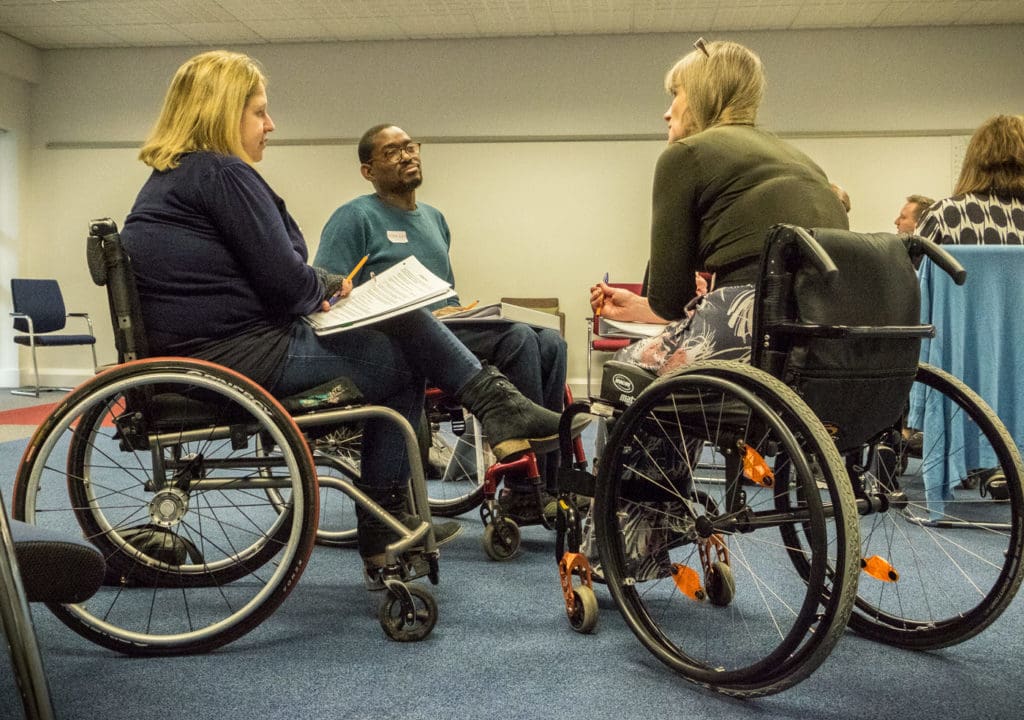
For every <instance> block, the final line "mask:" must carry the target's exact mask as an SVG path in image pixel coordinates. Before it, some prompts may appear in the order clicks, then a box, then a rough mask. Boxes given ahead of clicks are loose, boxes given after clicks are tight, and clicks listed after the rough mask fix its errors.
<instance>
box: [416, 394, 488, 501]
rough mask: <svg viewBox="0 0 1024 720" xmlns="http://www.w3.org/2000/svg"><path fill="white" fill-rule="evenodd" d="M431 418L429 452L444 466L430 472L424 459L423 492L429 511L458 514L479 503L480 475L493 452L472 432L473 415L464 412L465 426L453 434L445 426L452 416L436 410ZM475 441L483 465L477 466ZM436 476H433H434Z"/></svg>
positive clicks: (482, 497) (481, 491)
mask: <svg viewBox="0 0 1024 720" xmlns="http://www.w3.org/2000/svg"><path fill="white" fill-rule="evenodd" d="M431 415H432V417H433V420H432V422H430V423H429V425H430V446H431V448H432V452H433V453H437V454H438V455H440V457H441V458H442V464H443V465H444V467H443V468H442V467H438V468H436V470H435V472H430V471H429V468H430V463H429V462H427V463H424V466H423V468H424V471H425V472H426V473H427V496H428V498H429V501H430V513H431V514H432V515H437V516H439V517H458V516H459V515H462V514H464V513H467V512H469V511H470V510H473V509H475V508H477V507H479V506H480V503H481V502H483V499H484V486H483V477H484V472H485V471H486V469H487V466H488V465H490V464H493V462H494V456H493V453H492V452H491V449H490V446H489V445H487V440H486V438H480V437H478V436H476V435H475V434H474V431H473V422H474V421H473V419H472V417H470V416H466V417H465V419H464V420H462V418H461V417H460V418H458V420H459V421H464V422H465V424H466V430H465V432H464V433H463V434H458V435H457V434H455V433H453V432H452V431H451V430H450V428H449V427H448V425H449V423H451V422H452V418H451V417H450V416H448V415H446V414H442V413H441V411H440V410H435V411H434V412H432V413H431ZM477 443H480V451H481V455H482V457H483V463H484V466H485V467H482V468H478V467H477V463H476V450H477ZM435 475H436V476H437V477H434V476H435Z"/></svg>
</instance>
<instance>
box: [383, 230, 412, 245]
mask: <svg viewBox="0 0 1024 720" xmlns="http://www.w3.org/2000/svg"><path fill="white" fill-rule="evenodd" d="M388 240H390V241H391V242H393V243H407V242H409V238H407V237H406V236H405V230H388Z"/></svg>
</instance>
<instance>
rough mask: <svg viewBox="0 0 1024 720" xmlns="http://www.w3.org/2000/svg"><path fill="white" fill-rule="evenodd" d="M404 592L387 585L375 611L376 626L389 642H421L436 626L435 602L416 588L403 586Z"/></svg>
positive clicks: (416, 586) (424, 591)
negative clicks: (377, 620) (382, 630)
mask: <svg viewBox="0 0 1024 720" xmlns="http://www.w3.org/2000/svg"><path fill="white" fill-rule="evenodd" d="M403 587H404V591H397V590H396V588H394V587H393V586H389V587H388V589H387V592H385V593H384V597H382V598H381V601H380V606H379V607H378V609H377V618H378V619H379V620H380V626H381V627H382V628H384V632H385V633H386V634H387V636H388V637H389V638H391V639H392V640H397V641H398V642H415V641H417V640H422V639H423V638H425V637H426V636H427V635H429V634H430V631H431V630H433V629H434V625H435V624H436V623H437V600H435V599H434V596H433V595H432V594H431V592H430V591H429V590H427V589H426V588H425V587H422V586H420V585H405V586H403Z"/></svg>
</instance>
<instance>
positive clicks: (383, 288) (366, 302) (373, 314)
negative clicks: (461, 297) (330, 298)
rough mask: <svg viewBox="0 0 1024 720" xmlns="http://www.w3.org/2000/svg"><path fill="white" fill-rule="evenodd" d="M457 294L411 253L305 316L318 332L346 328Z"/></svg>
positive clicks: (382, 318)
mask: <svg viewBox="0 0 1024 720" xmlns="http://www.w3.org/2000/svg"><path fill="white" fill-rule="evenodd" d="M453 295H455V291H454V290H452V287H451V285H449V284H448V283H447V282H445V281H444V280H442V279H441V278H439V277H438V276H437V275H434V274H433V273H432V272H430V271H429V270H427V269H426V268H425V267H423V264H422V263H421V262H420V261H419V260H417V259H416V258H415V257H408V258H406V259H405V260H403V261H402V262H400V263H398V264H397V265H393V266H391V267H389V268H388V269H387V270H385V271H384V272H382V273H380V274H379V275H374V276H373V277H372V278H371V279H370V280H369V281H368V282H365V283H363V284H362V285H360V286H359V287H357V288H353V289H352V293H351V294H350V295H349V296H348V297H345V298H342V299H341V300H339V301H338V302H337V304H336V305H335V306H334V307H332V308H331V309H330V310H329V311H327V312H314V313H312V314H310V315H307V316H306V317H305V320H306V322H308V323H309V324H310V325H312V326H313V329H314V330H315V331H316V334H317V335H327V334H329V333H336V332H342V331H343V330H351V329H352V328H357V327H362V326H364V325H370V324H372V323H375V322H377V321H379V320H384V319H385V318H389V317H394V316H396V315H401V314H402V313H407V312H409V311H410V310H415V309H416V308H420V307H424V306H426V305H431V304H433V303H436V302H439V301H441V300H445V299H447V298H450V297H452V296H453Z"/></svg>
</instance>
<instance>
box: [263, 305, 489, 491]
mask: <svg viewBox="0 0 1024 720" xmlns="http://www.w3.org/2000/svg"><path fill="white" fill-rule="evenodd" d="M479 371H480V362H479V361H478V360H477V359H476V357H475V356H474V355H473V354H472V353H471V352H470V351H469V350H467V349H466V347H465V346H464V345H463V344H462V343H461V342H459V341H458V339H456V337H455V336H454V335H453V334H452V333H451V332H450V331H449V330H448V328H447V327H445V326H444V325H442V324H441V323H439V322H438V321H437V320H436V319H435V318H434V316H433V315H431V314H430V312H429V311H427V310H422V309H421V310H414V311H412V312H408V313H405V314H403V315H399V316H398V317H394V318H390V319H388V320H382V321H381V322H378V323H374V324H373V325H371V326H367V327H361V328H355V329H353V330H346V331H345V332H340V333H334V334H331V335H317V334H316V333H314V332H313V330H312V328H310V327H309V325H307V324H306V323H305V322H303V321H301V320H298V321H296V322H295V324H294V325H293V327H292V337H291V343H290V345H289V347H288V358H287V360H286V361H285V366H284V369H283V371H282V373H281V377H280V379H279V380H278V381H277V383H276V384H275V385H274V387H273V389H272V392H273V393H274V395H277V396H280V397H284V396H287V395H292V394H295V393H297V392H300V391H302V390H306V389H308V388H311V387H315V386H317V385H319V384H321V383H324V382H327V381H329V380H332V379H334V378H337V377H347V378H348V379H349V380H351V381H352V382H353V383H355V386H356V387H357V388H359V390H360V392H361V393H362V394H363V397H364V398H366V400H367V402H370V403H373V404H376V405H383V406H385V407H388V408H391V409H392V410H395V411H396V412H398V413H400V414H401V415H402V416H403V417H405V418H406V419H407V420H408V421H409V422H410V424H412V426H413V427H414V428H415V427H416V424H417V423H418V422H419V419H420V414H421V413H422V412H423V388H424V383H425V378H427V377H429V378H430V380H431V382H432V383H434V384H436V385H437V386H438V387H440V388H441V389H443V390H444V391H445V392H447V393H451V394H452V395H457V394H458V391H459V390H461V389H462V387H463V386H464V385H465V384H466V383H467V382H469V380H470V379H471V378H472V377H473V376H474V375H476V373H478V372H479ZM363 437H364V443H363V449H362V457H361V464H362V470H361V474H362V482H363V483H365V484H366V485H370V486H373V487H378V488H391V487H399V486H403V487H404V485H405V482H406V481H407V479H408V477H409V459H408V457H406V453H405V443H404V441H403V439H402V435H401V433H400V432H399V431H398V429H397V428H396V427H395V425H394V423H391V422H389V421H386V420H368V421H367V422H366V424H365V428H364V435H363Z"/></svg>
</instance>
